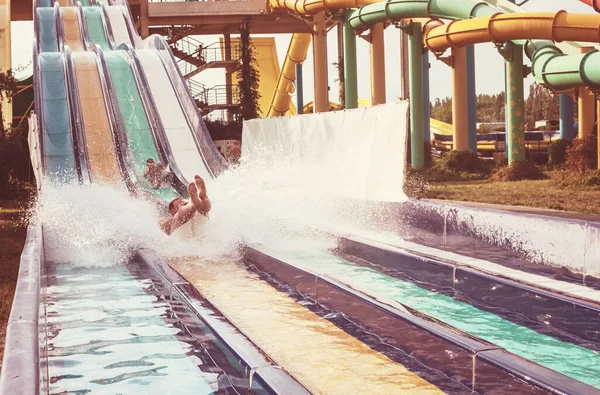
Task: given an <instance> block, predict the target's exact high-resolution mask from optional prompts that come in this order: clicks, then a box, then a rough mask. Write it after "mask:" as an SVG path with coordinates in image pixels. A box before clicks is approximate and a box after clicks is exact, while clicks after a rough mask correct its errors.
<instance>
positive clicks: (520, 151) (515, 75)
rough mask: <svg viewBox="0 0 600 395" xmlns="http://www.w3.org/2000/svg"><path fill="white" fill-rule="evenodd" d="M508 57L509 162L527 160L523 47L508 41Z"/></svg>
mask: <svg viewBox="0 0 600 395" xmlns="http://www.w3.org/2000/svg"><path fill="white" fill-rule="evenodd" d="M507 46H508V48H507V58H506V88H507V89H506V90H507V92H506V113H507V114H508V116H507V121H508V123H507V124H506V133H507V146H506V151H507V155H508V163H509V164H512V163H513V162H515V161H523V160H525V98H524V93H523V47H522V46H520V45H516V44H512V43H508V44H507Z"/></svg>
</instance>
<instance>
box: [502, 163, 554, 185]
mask: <svg viewBox="0 0 600 395" xmlns="http://www.w3.org/2000/svg"><path fill="white" fill-rule="evenodd" d="M545 178H547V177H546V175H545V174H544V172H543V171H542V170H541V169H540V168H539V167H537V166H536V165H535V164H534V163H533V162H530V161H527V160H524V161H515V162H513V163H512V164H510V165H509V166H504V167H500V168H498V169H497V170H496V171H495V172H494V174H492V176H491V177H490V179H491V180H492V181H521V180H543V179H545Z"/></svg>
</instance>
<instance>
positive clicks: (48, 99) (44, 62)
mask: <svg viewBox="0 0 600 395" xmlns="http://www.w3.org/2000/svg"><path fill="white" fill-rule="evenodd" d="M38 66H39V73H38V77H39V81H38V82H36V84H35V86H36V87H37V88H36V89H41V92H40V94H41V96H40V105H41V107H42V108H41V111H40V109H38V112H41V114H42V117H41V120H40V121H41V132H42V141H43V143H42V147H43V152H42V155H43V163H44V172H45V174H46V175H47V176H49V177H50V178H51V179H55V180H60V181H64V182H70V181H73V180H75V179H76V178H77V174H76V171H75V169H76V164H75V154H74V145H73V137H72V125H71V119H70V115H69V98H68V91H67V84H66V78H65V57H64V55H63V54H61V53H58V52H45V53H41V54H39V58H38ZM40 82H41V84H40ZM40 86H41V88H40Z"/></svg>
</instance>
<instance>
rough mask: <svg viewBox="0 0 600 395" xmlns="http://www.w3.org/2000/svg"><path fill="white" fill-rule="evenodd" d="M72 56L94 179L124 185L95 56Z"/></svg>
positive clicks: (78, 54)
mask: <svg viewBox="0 0 600 395" xmlns="http://www.w3.org/2000/svg"><path fill="white" fill-rule="evenodd" d="M72 56H73V63H74V65H75V74H76V76H77V89H78V92H79V101H80V103H81V111H82V113H83V114H82V115H83V124H84V130H85V137H86V142H87V152H88V161H89V164H90V170H91V174H92V180H93V181H94V182H100V183H108V184H114V185H119V184H122V181H121V173H120V171H119V167H118V162H117V156H116V154H115V147H114V142H113V137H112V132H111V128H110V120H109V117H108V113H107V111H106V106H105V102H104V95H103V93H102V88H101V85H100V76H99V75H98V66H97V64H96V54H95V53H93V52H76V53H73V55H72Z"/></svg>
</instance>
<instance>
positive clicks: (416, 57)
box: [408, 23, 425, 169]
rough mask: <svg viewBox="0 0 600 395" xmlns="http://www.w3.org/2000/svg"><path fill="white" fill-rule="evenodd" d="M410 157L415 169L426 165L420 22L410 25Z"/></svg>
mask: <svg viewBox="0 0 600 395" xmlns="http://www.w3.org/2000/svg"><path fill="white" fill-rule="evenodd" d="M408 34H409V39H408V42H409V51H408V54H409V62H408V63H409V73H410V93H411V94H410V142H411V143H410V158H411V166H412V167H413V169H422V168H423V167H424V166H425V158H424V155H423V148H424V131H423V129H424V126H423V123H424V117H423V101H424V100H423V32H422V30H421V24H420V23H411V24H410V25H409V33H408Z"/></svg>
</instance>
